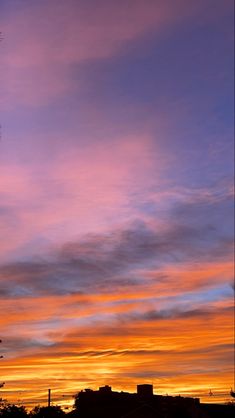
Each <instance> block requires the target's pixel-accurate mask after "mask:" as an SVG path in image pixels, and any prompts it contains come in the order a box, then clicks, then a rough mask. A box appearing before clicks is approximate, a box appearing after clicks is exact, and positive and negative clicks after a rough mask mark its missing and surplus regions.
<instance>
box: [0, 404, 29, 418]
mask: <svg viewBox="0 0 235 418" xmlns="http://www.w3.org/2000/svg"><path fill="white" fill-rule="evenodd" d="M0 417H1V418H8V417H9V418H13V417H14V418H27V417H28V414H27V411H26V409H25V407H24V406H17V405H10V404H7V405H2V406H1V407H0Z"/></svg>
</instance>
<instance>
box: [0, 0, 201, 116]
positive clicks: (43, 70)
mask: <svg viewBox="0 0 235 418" xmlns="http://www.w3.org/2000/svg"><path fill="white" fill-rule="evenodd" d="M196 10H197V5H196V3H195V2H190V3H189V2H187V1H185V0H180V1H178V2H177V5H176V3H175V2H174V1H164V2H162V1H151V0H148V1H143V0H137V1H129V2H126V1H123V0H122V1H119V2H115V1H114V2H110V1H101V2H99V7H98V5H97V6H96V7H94V6H93V5H92V4H87V3H86V2H85V3H83V2H75V1H73V0H71V1H66V2H59V3H58V1H54V0H51V1H49V2H40V4H39V3H33V4H28V5H27V8H22V9H21V10H20V11H18V12H16V13H15V14H12V15H11V16H10V18H9V19H8V21H7V22H3V26H2V28H1V29H2V31H3V32H4V35H5V39H4V43H3V44H2V46H1V49H2V50H1V59H2V64H1V81H2V86H3V91H2V94H1V97H2V99H1V100H2V104H1V106H2V107H3V108H4V107H9V106H14V105H15V104H17V103H18V104H19V103H21V104H26V105H27V104H30V105H38V104H39V105H42V104H44V103H48V101H49V102H50V101H51V100H53V99H54V98H56V97H58V96H61V95H63V94H64V93H65V92H69V91H71V89H72V88H73V83H74V81H73V79H72V77H71V72H70V71H71V66H72V65H73V66H74V65H77V66H78V65H80V64H82V63H84V62H87V61H89V60H97V59H103V58H107V57H110V56H112V55H114V54H116V53H119V52H120V51H121V50H122V48H123V47H124V46H125V45H128V42H130V41H133V40H136V39H138V37H140V36H142V35H143V34H145V33H147V32H156V33H157V32H159V31H160V32H161V31H162V30H164V29H166V28H168V27H169V26H170V25H172V24H175V23H176V22H177V21H181V20H182V19H185V18H189V17H190V16H191V15H192V14H195V13H196ZM77 71H78V77H77V79H76V86H78V87H79V81H78V79H79V69H78V70H77Z"/></svg>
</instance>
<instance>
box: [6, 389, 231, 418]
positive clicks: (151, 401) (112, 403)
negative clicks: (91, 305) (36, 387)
mask: <svg viewBox="0 0 235 418" xmlns="http://www.w3.org/2000/svg"><path fill="white" fill-rule="evenodd" d="M234 412H235V402H230V403H229V404H227V405H225V404H224V405H222V404H205V403H201V402H200V399H199V398H192V397H182V396H180V395H179V396H169V395H164V396H162V395H156V394H154V393H153V386H152V385H151V384H140V385H137V391H136V393H128V392H123V391H122V392H116V391H113V390H112V388H111V386H108V385H106V386H102V387H100V388H99V389H98V390H92V389H84V390H82V391H80V392H78V393H77V394H76V395H75V396H74V404H73V408H71V409H70V411H69V410H68V409H67V410H66V412H65V410H63V409H62V408H61V407H60V406H55V405H52V404H51V390H50V389H49V390H48V405H47V406H42V407H41V406H36V407H35V408H33V409H32V410H31V411H28V412H27V410H26V409H25V407H24V406H16V405H10V404H7V403H6V402H3V403H2V404H1V405H0V416H1V417H3V418H27V417H29V418H33V417H35V418H57V417H58V418H59V417H63V416H64V417H68V418H69V417H71V418H72V417H73V418H110V417H112V418H125V417H126V418H127V417H129V418H221V417H222V416H223V418H232V417H234Z"/></svg>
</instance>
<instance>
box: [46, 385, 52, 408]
mask: <svg viewBox="0 0 235 418" xmlns="http://www.w3.org/2000/svg"><path fill="white" fill-rule="evenodd" d="M47 405H48V408H50V406H51V389H48V403H47Z"/></svg>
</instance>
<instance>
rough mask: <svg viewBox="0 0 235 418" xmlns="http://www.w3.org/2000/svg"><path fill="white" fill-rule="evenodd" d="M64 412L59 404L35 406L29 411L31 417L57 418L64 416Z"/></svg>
mask: <svg viewBox="0 0 235 418" xmlns="http://www.w3.org/2000/svg"><path fill="white" fill-rule="evenodd" d="M64 416H65V412H64V411H62V409H61V407H60V406H36V407H35V408H34V409H33V410H32V412H31V413H30V417H32V418H57V417H58V418H59V417H64Z"/></svg>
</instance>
